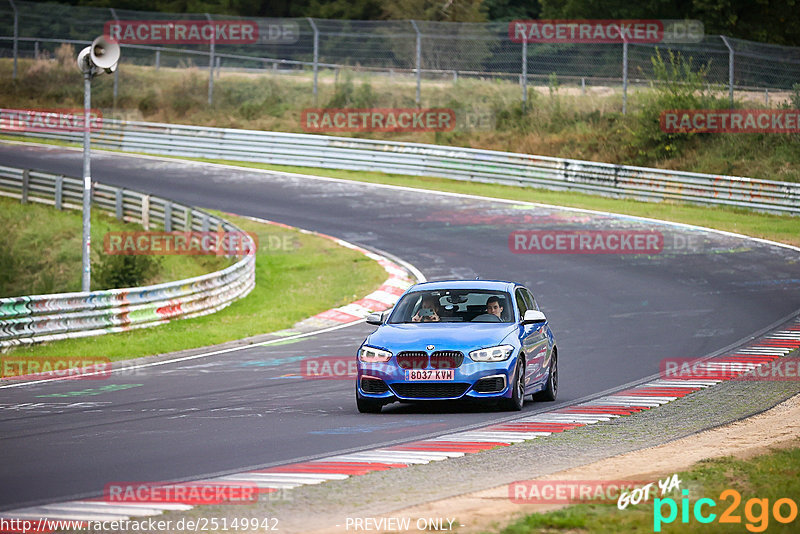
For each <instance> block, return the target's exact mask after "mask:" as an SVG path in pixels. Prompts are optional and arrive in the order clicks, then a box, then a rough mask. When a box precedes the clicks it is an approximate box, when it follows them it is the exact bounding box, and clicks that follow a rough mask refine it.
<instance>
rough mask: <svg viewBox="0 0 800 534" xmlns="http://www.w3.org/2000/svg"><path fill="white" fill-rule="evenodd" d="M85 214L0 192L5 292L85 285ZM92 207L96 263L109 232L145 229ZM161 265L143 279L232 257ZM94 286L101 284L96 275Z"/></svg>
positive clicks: (185, 274)
mask: <svg viewBox="0 0 800 534" xmlns="http://www.w3.org/2000/svg"><path fill="white" fill-rule="evenodd" d="M82 224H83V223H82V219H81V215H80V212H78V211H75V210H64V211H59V210H56V209H55V208H53V207H51V206H47V205H43V204H36V203H28V204H26V205H23V204H21V203H20V202H19V200H14V199H11V198H7V197H0V227H1V228H3V232H2V233H0V296H2V297H13V296H21V295H43V294H48V293H67V292H72V291H80V290H81V254H82V249H81V238H82ZM141 230H142V227H141V226H139V225H137V224H130V223H123V222H120V221H118V220H116V219H115V218H114V217H111V216H109V215H106V214H104V213H101V212H100V211H98V210H92V264H93V266H94V267H95V268H96V267H98V265H99V262H102V261H103V260H104V259H106V258H107V257H108V256H106V255H105V254H104V253H103V252H102V246H103V236H104V235H105V234H106V233H107V232H122V231H128V232H131V231H141ZM157 262H158V264H157V265H158V266H157V271H156V272H155V273H154V274H153V275H152V276H151V277H149V278H148V279H146V280H144V281H143V285H144V284H157V283H161V282H168V281H171V280H180V279H183V278H191V277H194V276H200V275H202V274H207V273H210V272H214V271H216V270H219V269H224V268H225V267H227V266H228V265H229V264H230V262H229V261H228V260H226V259H225V258H219V257H215V256H162V257H159V259H158V260H157ZM92 289H93V290H95V289H110V288H109V287H102V284H100V283H99V281H98V278H97V277H93V278H92Z"/></svg>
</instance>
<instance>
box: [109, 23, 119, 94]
mask: <svg viewBox="0 0 800 534" xmlns="http://www.w3.org/2000/svg"><path fill="white" fill-rule="evenodd" d="M108 9H109V11H111V16H112V17H114V22H119V18H117V12H116V11H115V10H114V8H113V7H109V8H108ZM118 87H119V63H117V68H116V69H114V105H113V108H114V110H116V109H117V94H118V93H117V88H118Z"/></svg>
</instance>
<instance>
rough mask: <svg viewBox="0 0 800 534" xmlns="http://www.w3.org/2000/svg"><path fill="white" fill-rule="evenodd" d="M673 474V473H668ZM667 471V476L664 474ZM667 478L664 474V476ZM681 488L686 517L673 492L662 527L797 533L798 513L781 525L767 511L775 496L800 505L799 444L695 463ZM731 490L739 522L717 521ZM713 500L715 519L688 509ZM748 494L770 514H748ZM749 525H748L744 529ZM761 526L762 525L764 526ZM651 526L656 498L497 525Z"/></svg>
mask: <svg viewBox="0 0 800 534" xmlns="http://www.w3.org/2000/svg"><path fill="white" fill-rule="evenodd" d="M670 474H671V473H670ZM665 476H666V475H665ZM662 478H665V477H662ZM679 478H680V480H681V489H688V490H689V495H688V498H689V506H690V507H691V508H690V510H689V519H688V522H687V523H683V522H682V518H681V498H682V496H681V495H680V493H679V492H677V491H675V492H674V494H672V495H667V496H664V498H667V497H672V498H673V499H674V500H675V502H676V505H677V510H678V514H677V517H676V519H675V520H674V521H673V522H672V523H670V524H664V525H663V526H662V530H661V532H665V533H683V532H688V533H697V534H706V533H708V532H731V533H733V532H735V533H741V532H749V531H752V532H761V531H766V532H770V533H771V532H797V531H798V526H799V525H800V517H798V518H796V519H795V520H794V521H792V522H790V523H788V524H781V523H779V522H778V521H776V520H775V519H774V517H773V516H772V515H771V513H772V507H773V505H774V503H775V501H776V500H778V499H782V498H789V499H792V500H793V501H794V502H795V504H796V505H798V506H800V502H799V501H800V498H798V496H800V448H792V449H783V450H777V451H773V452H770V453H768V454H764V455H761V456H758V457H755V458H752V459H749V460H737V459H735V458H730V457H728V458H721V459H714V460H705V461H702V462H699V463H697V464H696V465H695V466H694V467H693V468H692V469H691V470H689V471H686V472H682V473H679ZM729 488H730V489H734V490H736V491H738V492H739V494H740V495H741V503H739V505H738V507H737V508H736V509H734V510H732V512H733V515H738V516H740V519H741V523H739V524H735V523H733V524H724V523H720V522H719V519H720V516H721V514H722V513H723V512H724V511H725V510H726V509H727V508H728V507H729V506H731V505H732V504H733V499H732V497H727V496H726V497H725V498H723V499H721V498H720V494H721V493H722V492H723V491H724V490H726V489H729ZM704 497H705V498H710V499H713V500H714V501H715V502H716V503H717V505H716V507H715V508H709V507H708V506H704V507H703V513H704V514H705V515H708V513H709V512H710V513H715V514H716V515H717V517H716V519H715V520H714V521H713V522H712V523H709V524H702V523H700V522H698V521H697V520H696V519H695V518H694V516H693V513H692V510H693V508H694V504H695V503H696V502H697V500H698V499H700V498H704ZM750 499H768V500H769V504H768V506H769V514H768V516H763V515H762V514H761V509H760V508H759V507H758V506H756V505H751V514H750V516H749V517H748V515H747V514H746V510H747V508H746V507H747V502H748V501H749V500H750ZM668 512H669V509H668V505H663V513H664V515H665V516H667V515H668ZM782 514H783V515H784V516H787V515H788V514H789V507H788V506H787V505H784V506H783V507H782ZM747 525H750V526H751V528H752V530H751V528H748V527H747ZM762 527H765V529H764V528H762ZM653 531H654V499H653V498H652V497H651V499H650V501H649V502H648V503H640V504H638V505H629V506H628V507H627V508H626V509H624V510H619V509H617V505H616V503H609V504H603V503H597V504H595V503H582V504H577V505H573V506H569V507H567V508H562V509H560V510H555V511H552V512H546V513H540V514H531V515H528V516H526V517H524V518H522V519H520V520H518V521H516V522H514V523H512V524H510V525H508V526H507V527H505V528H503V529H502V530H499V531H498V532H499V533H500V534H527V533H533V532H542V533H559V532H569V533H577V532H579V533H606V532H632V533H652V532H653Z"/></svg>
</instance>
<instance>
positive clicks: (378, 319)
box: [367, 312, 383, 326]
mask: <svg viewBox="0 0 800 534" xmlns="http://www.w3.org/2000/svg"><path fill="white" fill-rule="evenodd" d="M367 324H374V325H378V326H380V325H382V324H383V312H373V313H370V314H369V315H367Z"/></svg>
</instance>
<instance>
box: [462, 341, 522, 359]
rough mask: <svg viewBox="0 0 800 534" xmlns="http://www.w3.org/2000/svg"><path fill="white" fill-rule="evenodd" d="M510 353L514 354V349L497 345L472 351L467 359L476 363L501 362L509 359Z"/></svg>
mask: <svg viewBox="0 0 800 534" xmlns="http://www.w3.org/2000/svg"><path fill="white" fill-rule="evenodd" d="M512 352H514V347H512V346H511V345H498V346H496V347H486V348H485V349H478V350H473V351H472V352H470V353H469V357H470V358H472V359H473V360H474V361H476V362H502V361H503V360H507V359H509V358H510V357H511V353H512Z"/></svg>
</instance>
